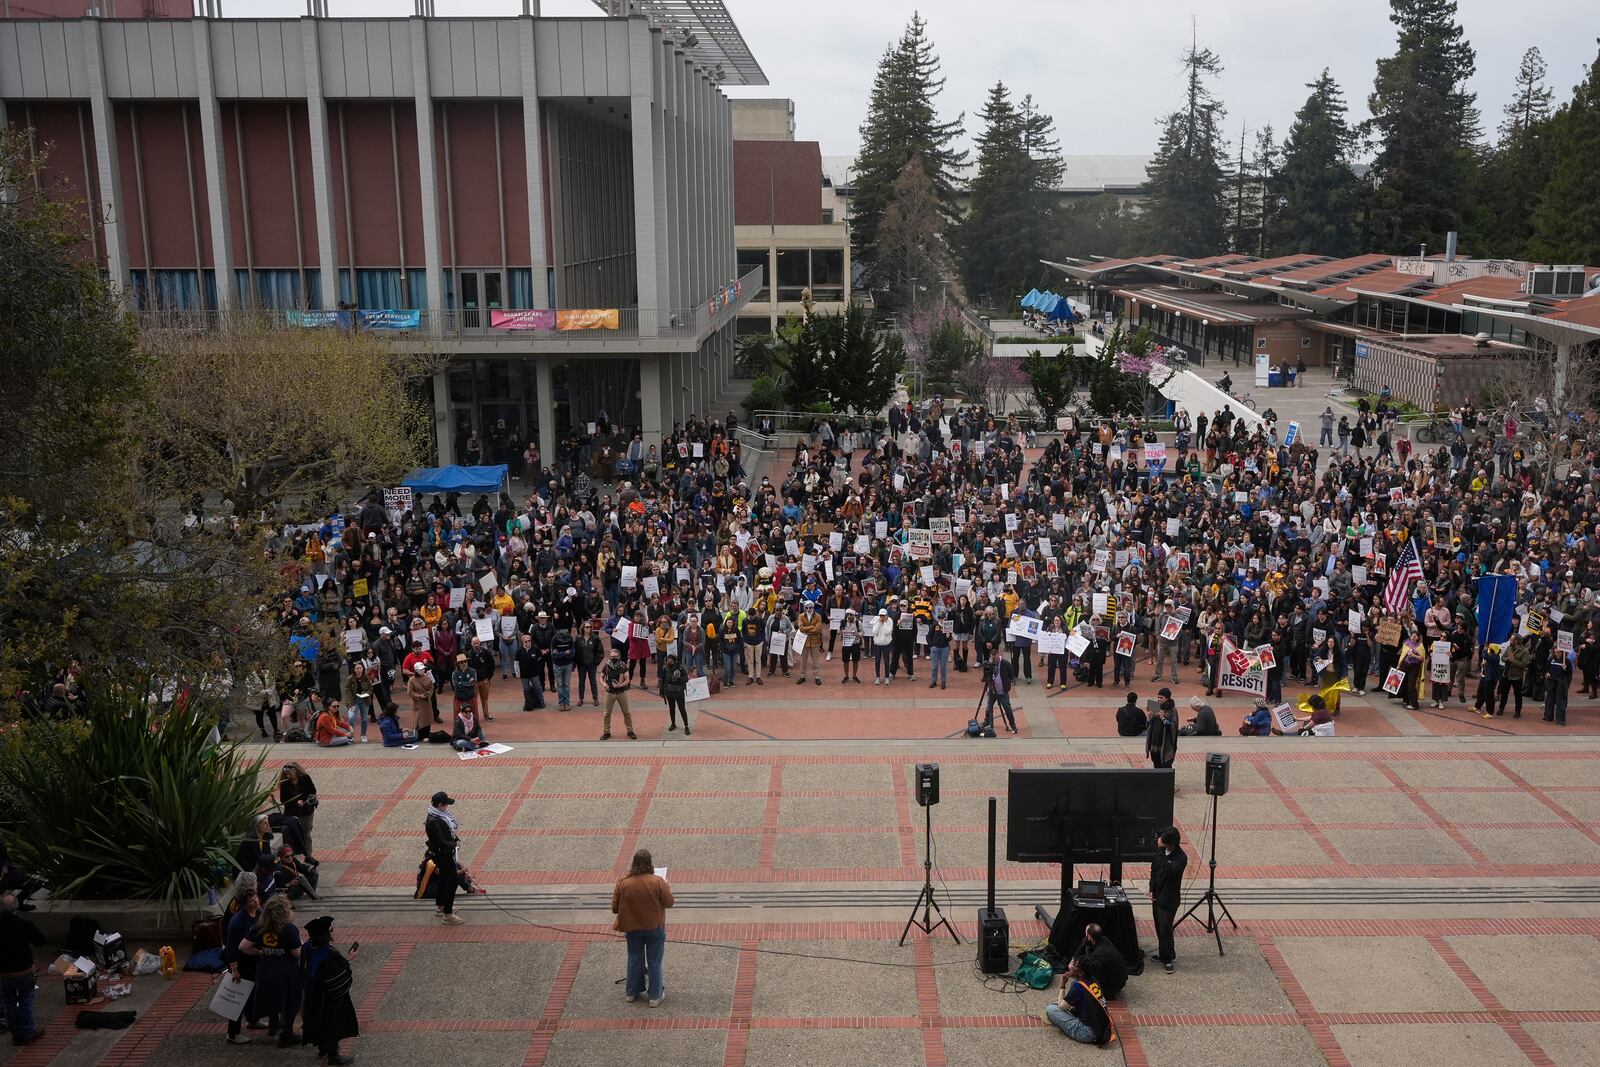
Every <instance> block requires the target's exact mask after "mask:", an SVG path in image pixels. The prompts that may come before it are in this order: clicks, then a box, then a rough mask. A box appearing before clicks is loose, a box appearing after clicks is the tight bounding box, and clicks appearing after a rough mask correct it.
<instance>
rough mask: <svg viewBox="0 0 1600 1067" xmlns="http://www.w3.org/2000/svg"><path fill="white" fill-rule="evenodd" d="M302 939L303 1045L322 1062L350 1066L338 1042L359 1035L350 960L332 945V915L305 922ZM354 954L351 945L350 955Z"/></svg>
mask: <svg viewBox="0 0 1600 1067" xmlns="http://www.w3.org/2000/svg"><path fill="white" fill-rule="evenodd" d="M306 936H307V937H308V938H310V943H309V944H308V945H307V946H306V947H305V948H304V949H303V950H302V951H301V953H300V971H301V975H302V982H301V984H302V985H303V987H304V988H305V991H306V993H305V997H306V999H305V1006H304V1010H303V1012H302V1015H303V1018H304V1020H305V1022H304V1024H303V1026H304V1030H305V1038H306V1044H308V1045H316V1046H317V1056H318V1057H319V1058H320V1059H321V1060H322V1061H323V1062H324V1063H331V1064H336V1065H342V1064H346V1063H352V1062H354V1061H355V1057H354V1056H341V1055H340V1054H339V1042H341V1041H343V1040H344V1039H345V1038H347V1037H355V1036H357V1035H358V1034H360V1033H361V1026H360V1024H359V1023H358V1022H357V1020H356V1005H355V1001H354V1000H352V999H351V998H350V987H351V985H352V983H353V982H354V980H355V978H354V975H353V974H352V973H351V970H350V961H349V960H348V959H346V958H345V957H344V956H342V955H341V954H340V953H339V950H338V949H336V948H334V947H333V945H332V941H333V916H331V915H323V916H321V917H320V918H316V919H312V920H311V921H310V922H308V923H306ZM355 954H356V948H355V946H352V947H351V949H350V955H351V956H354V955H355Z"/></svg>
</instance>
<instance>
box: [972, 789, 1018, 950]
mask: <svg viewBox="0 0 1600 1067" xmlns="http://www.w3.org/2000/svg"><path fill="white" fill-rule="evenodd" d="M996 820H997V814H996V800H995V798H994V797H990V798H989V906H988V907H987V908H979V909H978V969H979V970H980V971H982V972H983V973H984V974H1005V973H1007V972H1008V971H1010V970H1011V924H1010V923H1008V922H1006V910H1005V909H1004V908H997V907H995V906H994V839H995V824H996Z"/></svg>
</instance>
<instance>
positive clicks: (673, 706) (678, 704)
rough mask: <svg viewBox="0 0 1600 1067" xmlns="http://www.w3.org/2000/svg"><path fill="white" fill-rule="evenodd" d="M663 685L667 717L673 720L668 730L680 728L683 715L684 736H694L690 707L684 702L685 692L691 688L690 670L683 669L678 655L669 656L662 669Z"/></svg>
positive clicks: (661, 678)
mask: <svg viewBox="0 0 1600 1067" xmlns="http://www.w3.org/2000/svg"><path fill="white" fill-rule="evenodd" d="M658 681H659V682H660V686H661V699H662V700H665V701H666V702H667V717H668V718H669V719H670V720H671V722H670V724H669V725H668V726H667V729H668V730H676V729H677V728H678V716H679V715H682V716H683V736H684V737H690V736H692V734H691V732H690V730H689V708H688V706H687V705H686V704H684V702H683V694H684V692H685V691H686V690H687V689H688V688H689V672H688V671H686V670H684V669H683V664H681V663H679V662H678V657H677V656H668V657H667V662H666V666H665V668H664V669H663V670H662V671H660V677H659V679H658Z"/></svg>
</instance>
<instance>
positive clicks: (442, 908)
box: [422, 789, 465, 926]
mask: <svg viewBox="0 0 1600 1067" xmlns="http://www.w3.org/2000/svg"><path fill="white" fill-rule="evenodd" d="M454 803H455V798H454V797H452V796H451V795H450V794H449V793H446V792H445V791H444V790H443V789H441V790H439V791H438V792H437V793H435V794H433V799H432V801H431V806H430V807H429V808H428V815H427V818H426V819H424V820H423V824H422V829H423V832H424V833H426V834H427V835H428V855H430V856H432V857H433V869H434V877H435V878H437V879H438V886H439V895H438V906H437V908H436V909H435V911H436V912H437V914H438V916H439V919H440V920H441V921H442V922H443V923H444V924H445V925H446V926H460V925H461V924H462V923H463V922H464V921H465V920H464V919H462V918H461V917H460V916H459V915H457V914H456V890H457V889H459V888H460V886H461V860H460V857H459V855H458V854H457V853H458V848H459V846H460V844H461V832H460V828H459V827H458V826H457V824H456V820H455V817H454V816H453V815H451V814H450V805H452V804H454Z"/></svg>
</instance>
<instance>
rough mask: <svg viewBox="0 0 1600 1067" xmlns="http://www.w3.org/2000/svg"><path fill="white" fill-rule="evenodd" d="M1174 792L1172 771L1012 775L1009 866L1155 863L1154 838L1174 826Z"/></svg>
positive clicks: (1020, 771) (1026, 771) (1064, 770)
mask: <svg viewBox="0 0 1600 1067" xmlns="http://www.w3.org/2000/svg"><path fill="white" fill-rule="evenodd" d="M1172 786H1173V772H1172V769H1171V768H1170V767H1168V768H1161V769H1156V768H1148V767H1026V768H1012V770H1011V774H1010V781H1009V783H1008V788H1007V796H1006V859H1008V860H1010V861H1012V862H1013V863H1063V862H1066V861H1068V860H1070V861H1072V862H1074V863H1109V862H1110V861H1112V860H1113V859H1117V858H1121V859H1124V860H1149V859H1154V858H1155V856H1156V852H1157V848H1158V846H1157V844H1156V835H1157V834H1159V833H1160V832H1161V831H1162V830H1165V829H1166V828H1167V827H1169V826H1171V825H1172Z"/></svg>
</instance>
